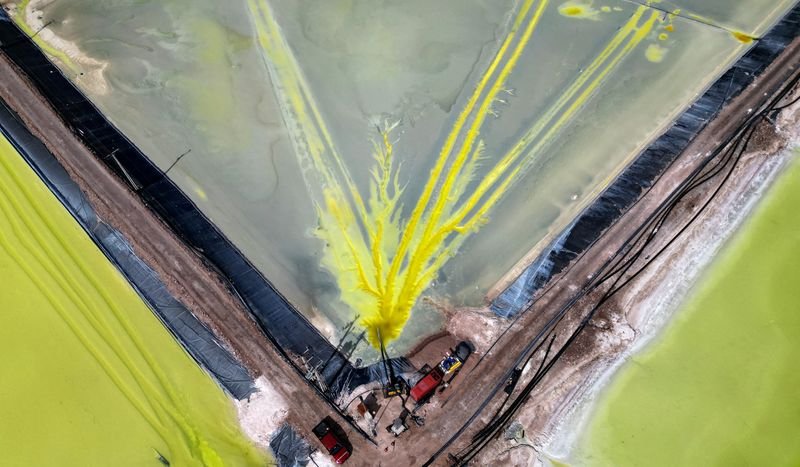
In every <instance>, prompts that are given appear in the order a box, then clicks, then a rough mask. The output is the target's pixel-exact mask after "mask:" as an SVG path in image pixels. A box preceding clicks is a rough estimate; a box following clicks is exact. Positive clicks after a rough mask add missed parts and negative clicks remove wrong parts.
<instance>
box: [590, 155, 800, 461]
mask: <svg viewBox="0 0 800 467" xmlns="http://www.w3.org/2000/svg"><path fill="white" fill-rule="evenodd" d="M798 206H800V163H798V161H795V162H794V165H793V166H792V167H790V169H789V170H788V172H787V173H786V174H785V175H784V176H783V177H782V178H781V179H780V180H779V181H778V183H777V184H776V186H775V187H774V189H773V190H772V191H771V192H770V193H769V194H768V195H767V198H766V199H765V200H764V202H763V204H762V205H761V206H760V207H759V208H758V209H757V211H756V213H755V215H754V216H753V218H752V219H750V220H749V221H748V223H747V224H745V226H744V230H743V231H742V232H741V233H740V234H739V235H738V237H737V238H735V239H734V241H733V243H732V244H731V245H730V246H729V247H728V248H727V249H726V250H723V253H722V256H721V257H720V259H719V260H718V262H717V263H716V264H715V265H714V266H713V267H712V269H711V271H710V272H709V275H708V276H707V278H706V279H705V282H704V283H703V284H702V286H701V287H700V289H699V290H698V291H697V293H696V294H695V296H694V297H693V298H692V299H691V300H690V302H689V303H688V304H687V306H686V307H685V309H684V310H681V312H680V314H679V315H678V316H677V317H676V318H675V323H674V324H672V325H671V327H670V328H669V329H668V331H667V332H666V334H665V335H664V336H663V338H661V339H660V341H659V342H657V343H656V344H655V345H654V346H653V347H652V348H650V349H649V350H648V351H646V352H645V353H644V354H643V355H640V356H637V357H634V358H633V359H631V361H630V362H629V363H628V364H627V365H626V366H625V367H624V368H623V370H622V372H621V374H620V376H618V377H617V379H616V380H615V381H614V382H613V383H612V384H611V387H610V389H609V392H608V394H607V396H605V400H604V401H601V405H600V408H599V410H598V412H597V413H596V415H595V416H594V419H593V420H592V421H591V422H590V425H589V430H588V439H587V440H586V442H585V443H584V446H582V447H581V451H583V452H582V453H581V455H580V456H578V459H577V460H578V462H576V463H580V464H585V465H614V466H633V465H646V466H659V465H663V466H677V465H703V466H739V465H768V466H797V465H800V444H799V443H797V441H798V439H800V391H799V390H798V388H800V373H799V372H798V371H797V358H798V356H800V288H798V286H797V284H798V281H800V216H798V215H797V208H798Z"/></svg>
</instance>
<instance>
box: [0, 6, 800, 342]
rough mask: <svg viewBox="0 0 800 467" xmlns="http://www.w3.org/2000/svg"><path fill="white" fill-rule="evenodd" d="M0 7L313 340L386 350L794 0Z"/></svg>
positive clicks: (638, 142)
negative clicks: (303, 323) (352, 331)
mask: <svg viewBox="0 0 800 467" xmlns="http://www.w3.org/2000/svg"><path fill="white" fill-rule="evenodd" d="M6 3H9V4H16V5H17V7H18V8H17V10H15V13H14V17H15V19H16V21H17V22H18V24H22V25H23V26H24V27H26V28H27V29H28V31H29V32H30V33H31V34H32V33H33V32H34V31H36V30H38V29H39V28H40V27H41V26H43V25H47V26H46V27H45V28H44V29H42V30H41V31H40V32H39V33H38V34H37V35H36V39H37V40H38V41H39V43H40V44H41V45H42V46H43V47H44V48H45V50H46V51H47V52H48V53H50V55H51V56H53V57H54V59H56V61H58V62H59V64H60V66H61V67H62V69H63V70H64V71H65V73H67V74H68V76H70V77H71V78H72V79H74V80H75V82H76V83H77V84H78V86H79V87H80V88H81V89H82V90H83V91H84V92H86V93H87V95H88V96H89V97H90V98H91V99H92V100H93V101H94V102H95V103H97V104H98V106H99V107H100V108H101V109H102V110H103V112H104V113H105V114H106V115H107V116H108V117H109V118H110V119H111V120H112V121H113V122H114V123H115V124H116V125H117V126H119V127H120V128H121V129H122V130H123V132H124V133H125V134H126V135H127V136H128V137H130V138H131V139H132V140H133V141H134V142H135V143H136V144H137V145H138V146H139V147H141V148H142V150H143V151H144V152H145V153H146V154H147V155H148V156H149V157H150V158H151V159H152V160H154V161H155V162H156V163H157V164H158V165H159V166H160V167H161V168H162V169H165V170H166V169H167V168H170V167H171V166H172V165H173V163H175V162H176V160H177V158H178V156H179V155H181V154H185V153H186V156H185V157H184V158H182V159H181V160H180V162H178V163H177V164H175V165H174V167H171V169H170V171H169V175H170V177H171V178H173V179H174V180H175V181H176V182H177V184H178V185H179V186H180V187H181V188H182V189H183V190H184V191H185V192H187V193H188V194H189V195H190V196H191V197H192V199H193V201H194V202H195V203H196V204H197V205H198V206H199V207H200V209H202V210H203V211H204V212H205V213H206V214H207V215H208V216H209V217H210V218H211V219H212V220H213V221H214V222H215V224H216V225H218V226H219V227H220V228H221V230H222V231H223V232H224V233H225V234H226V235H227V236H228V237H229V238H230V239H231V240H232V241H233V242H234V243H235V244H236V245H237V246H238V247H239V248H240V249H241V250H242V251H243V252H244V253H245V254H246V255H247V256H248V258H249V259H250V260H251V261H252V262H253V263H254V264H255V265H256V267H258V268H259V269H260V270H261V271H262V272H263V273H264V274H265V275H266V277H267V278H269V280H270V281H272V282H273V283H274V284H275V285H276V286H277V288H278V289H279V290H280V291H281V292H282V293H283V294H284V295H285V296H286V297H288V299H289V300H290V301H291V302H292V303H293V304H294V305H295V306H296V307H297V308H298V309H299V310H300V311H301V312H303V313H304V314H305V315H306V316H308V317H309V318H310V319H311V321H312V322H313V323H314V324H315V325H316V326H317V327H318V328H319V329H320V330H321V331H322V332H323V333H324V334H325V335H327V336H328V337H330V338H332V339H335V337H336V335H337V334H338V332H339V331H338V329H340V328H341V327H342V326H343V324H344V323H347V322H349V321H350V320H352V319H353V318H354V317H358V318H359V323H360V325H361V326H362V327H363V328H364V329H365V330H366V331H368V333H369V337H370V340H371V342H372V344H373V345H374V346H377V344H378V341H379V338H378V336H379V335H380V336H381V339H383V340H384V341H385V342H386V343H388V344H389V347H390V350H391V351H393V352H403V351H405V350H407V349H409V348H410V347H411V346H413V345H414V344H415V343H416V342H417V341H419V340H420V338H422V337H425V336H426V335H429V334H431V333H432V332H433V331H434V330H436V329H437V328H438V327H439V326H440V325H441V316H440V314H439V313H438V312H437V311H435V307H436V306H438V305H445V306H480V305H483V304H485V303H486V301H487V300H489V299H491V298H492V297H493V296H494V295H495V294H497V293H498V292H499V291H501V290H502V289H503V287H504V286H505V285H506V284H507V283H508V282H509V281H510V280H513V279H514V277H513V276H511V275H509V274H508V272H509V271H510V270H511V269H512V268H514V266H516V265H519V264H521V261H523V259H525V260H530V259H531V256H532V255H531V253H532V252H536V251H537V248H538V249H541V248H543V246H544V245H546V244H548V243H549V242H550V240H551V239H552V238H553V237H554V236H555V235H557V234H558V233H559V232H560V231H561V230H562V229H563V228H564V227H565V226H566V225H568V224H569V222H570V221H571V220H572V218H573V216H574V215H575V214H576V213H577V212H579V211H580V210H581V209H582V208H583V207H585V206H586V205H587V204H588V203H589V202H590V201H591V200H592V199H593V197H594V196H595V195H596V194H597V193H598V192H599V191H600V190H602V189H603V188H604V187H605V186H607V185H608V183H609V182H610V180H612V179H613V177H614V175H616V174H617V173H618V172H619V171H620V170H621V168H622V167H623V166H624V165H625V164H626V163H627V162H629V161H630V160H631V158H632V157H634V156H635V155H636V154H637V153H638V151H639V150H640V149H641V148H642V147H644V146H645V145H646V144H647V143H648V142H649V141H651V140H652V139H653V138H654V137H655V136H657V135H658V134H659V132H660V131H661V130H662V129H663V128H664V127H665V126H666V125H668V124H669V123H670V121H671V119H672V118H673V117H674V116H675V115H677V113H678V112H680V111H681V110H682V109H684V108H685V107H686V106H687V104H688V103H689V102H691V100H692V99H694V98H695V97H696V96H698V95H699V94H700V93H701V92H702V91H703V90H704V89H705V88H706V87H707V86H708V85H709V84H710V83H711V82H713V80H714V79H716V78H717V77H718V76H719V75H720V74H721V73H723V72H724V71H725V69H726V68H727V67H729V66H730V65H731V63H733V61H734V60H736V58H738V57H739V56H740V55H741V54H742V53H744V51H746V49H747V48H748V47H749V46H750V44H751V42H752V37H757V36H759V35H761V34H763V33H764V32H765V31H766V30H767V29H768V28H769V26H770V25H771V24H773V23H774V22H775V21H776V20H777V19H778V18H779V17H780V16H781V15H782V14H783V13H784V12H785V11H786V10H787V9H788V8H789V7H791V5H792V4H793V3H794V1H793V0H792V1H790V0H779V1H775V0H747V1H745V0H737V1H722V0H712V1H709V0H702V1H700V0H683V1H679V2H672V3H669V2H651V3H648V4H646V5H639V4H637V3H636V2H628V1H622V0H607V1H603V2H597V1H594V2H590V1H585V2H584V1H579V0H569V1H548V0H519V1H511V0H491V1H489V0H442V1H436V2H431V1H427V0H408V1H403V2H390V1H363V0H362V1H357V0H306V1H302V2H298V1H296V0H270V1H266V0H237V1H227V2H218V1H213V0H161V1H133V0H125V1H116V2H96V1H93V0H59V1H46V0H45V1H40V0H30V1H22V2H6ZM652 6H657V8H653V7H652ZM187 152H188V153H187ZM372 355H373V356H375V355H377V354H376V353H374V352H373V353H372ZM355 356H359V355H358V354H356V355H355Z"/></svg>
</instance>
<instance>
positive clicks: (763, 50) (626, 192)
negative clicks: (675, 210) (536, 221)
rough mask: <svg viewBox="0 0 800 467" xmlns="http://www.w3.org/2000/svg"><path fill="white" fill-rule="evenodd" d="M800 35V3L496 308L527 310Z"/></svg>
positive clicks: (496, 302)
mask: <svg viewBox="0 0 800 467" xmlns="http://www.w3.org/2000/svg"><path fill="white" fill-rule="evenodd" d="M798 36H800V3H798V4H797V5H795V6H794V7H793V8H792V10H790V11H789V13H787V14H786V16H784V17H783V19H782V20H780V21H779V22H778V23H777V24H776V25H775V26H774V27H773V28H772V29H771V30H770V31H769V32H768V33H767V34H766V35H765V36H764V37H762V38H760V39H758V41H757V42H756V43H755V45H754V46H753V47H752V48H751V49H750V50H749V51H748V52H747V53H745V55H744V56H742V58H740V59H739V60H738V61H737V62H736V63H735V64H734V65H733V66H732V67H731V68H730V69H729V70H728V71H727V72H726V73H725V74H723V75H722V76H721V77H720V78H719V79H718V80H717V81H716V82H714V84H712V85H711V87H710V88H709V89H708V90H707V91H706V92H705V93H704V94H703V95H702V96H701V97H700V98H699V99H697V100H696V101H695V102H694V103H693V104H692V105H691V106H690V107H689V108H688V109H687V110H686V111H685V112H683V114H681V115H680V117H678V118H677V120H676V121H675V122H674V123H673V125H672V126H671V127H670V128H669V129H668V130H667V131H666V132H665V133H664V134H662V135H661V136H660V137H659V138H658V139H656V140H655V141H654V142H653V143H652V144H651V145H650V146H648V148H647V149H645V150H644V151H643V152H642V153H641V154H640V155H639V156H637V157H636V159H634V161H633V162H632V163H631V164H630V165H628V167H627V168H625V170H623V171H622V173H621V174H620V175H619V176H618V177H617V178H616V179H615V180H614V181H613V182H612V184H611V185H610V186H609V187H608V188H606V189H605V190H604V191H603V192H602V193H601V194H600V196H599V197H598V198H597V199H596V200H595V201H594V202H593V203H592V204H591V205H590V206H589V207H587V208H586V209H585V210H584V211H583V212H582V213H581V214H580V215H579V216H578V217H577V218H576V219H575V221H573V222H572V224H571V225H570V226H568V227H567V228H566V229H565V230H564V231H563V233H562V234H561V235H560V236H559V238H558V239H557V240H556V241H554V242H553V244H551V245H550V246H549V247H548V248H547V249H546V250H545V252H544V253H542V254H541V255H540V256H539V257H538V259H537V260H535V261H534V262H533V263H532V264H531V265H530V266H528V268H526V269H525V271H523V273H522V274H521V275H520V276H519V277H518V278H517V279H516V280H515V281H514V282H513V283H512V284H511V285H510V286H509V287H508V288H507V289H506V290H504V291H503V292H501V293H500V295H498V296H497V298H495V299H494V301H493V302H492V303H491V305H490V306H491V309H492V311H493V312H494V313H495V314H497V315H499V316H502V317H512V316H514V315H516V314H517V313H519V312H520V311H522V310H524V309H526V308H528V307H529V306H530V302H531V300H532V299H533V297H534V295H535V293H536V292H537V291H538V290H539V289H540V288H542V287H543V286H544V285H545V284H546V283H547V281H549V280H550V278H551V277H553V276H554V275H556V274H558V273H559V272H561V271H562V270H563V269H564V268H565V267H566V266H567V265H568V264H569V263H570V262H571V261H572V260H573V259H575V258H576V257H577V256H578V255H580V254H581V253H583V252H584V251H586V250H587V249H588V248H589V247H590V246H591V245H592V244H593V243H594V242H595V241H597V240H598V239H599V238H600V236H601V235H602V234H603V232H605V230H606V229H608V228H609V227H610V226H611V225H612V224H613V223H614V222H616V220H617V219H619V218H620V216H622V214H623V213H624V212H625V211H627V210H628V208H630V207H631V206H632V205H633V203H634V202H635V201H636V200H638V199H639V197H640V196H641V195H642V194H643V193H644V191H645V190H646V189H648V188H649V187H650V186H652V185H653V184H654V183H655V182H656V181H657V180H658V178H659V177H660V176H661V174H662V173H664V171H665V170H666V169H667V167H669V165H670V164H672V162H673V161H675V159H677V158H678V156H679V155H680V154H681V153H682V152H683V151H684V149H686V147H688V145H689V143H690V142H691V141H692V140H693V139H694V138H695V137H696V136H697V135H698V134H699V133H700V131H702V130H703V129H704V128H705V127H706V125H707V124H708V123H709V122H710V121H711V120H713V119H714V118H715V117H716V116H717V115H719V113H720V110H722V109H723V108H724V107H725V105H726V104H727V103H728V102H730V101H731V100H732V99H733V98H735V97H736V96H738V95H739V94H740V93H741V92H742V91H743V90H744V89H745V88H747V87H748V86H749V85H750V84H752V83H753V81H754V80H755V79H756V78H757V77H758V76H759V75H760V74H761V73H762V72H763V71H764V70H765V69H766V68H767V66H769V65H770V64H771V63H772V61H773V60H775V58H777V57H778V55H779V54H780V53H781V52H782V51H783V50H784V49H785V48H786V47H787V46H788V45H789V44H790V43H791V42H792V41H793V40H794V39H795V38H796V37H798Z"/></svg>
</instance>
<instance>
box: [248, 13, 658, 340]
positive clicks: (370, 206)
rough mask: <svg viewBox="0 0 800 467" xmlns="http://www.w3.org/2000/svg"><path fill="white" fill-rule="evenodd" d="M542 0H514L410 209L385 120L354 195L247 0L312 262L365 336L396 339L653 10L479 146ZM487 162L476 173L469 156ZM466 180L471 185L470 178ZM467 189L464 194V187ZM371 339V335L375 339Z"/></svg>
mask: <svg viewBox="0 0 800 467" xmlns="http://www.w3.org/2000/svg"><path fill="white" fill-rule="evenodd" d="M548 4H549V2H548V0H524V1H522V2H521V3H520V5H519V7H518V8H517V11H516V12H515V16H514V18H513V20H512V22H511V25H510V28H509V30H508V32H507V34H506V36H505V37H504V39H503V40H502V42H501V43H500V45H499V47H498V49H497V51H496V52H495V55H494V57H493V59H492V60H491V62H490V63H489V66H488V67H487V69H486V70H485V71H484V73H483V74H482V76H481V77H480V78H479V80H478V82H477V85H476V86H475V88H474V90H473V91H472V93H471V95H470V96H469V98H468V99H467V101H466V102H465V104H464V107H463V108H462V110H461V111H460V113H459V114H458V116H457V118H456V119H455V121H454V122H453V125H452V127H451V129H450V130H449V132H448V134H447V137H446V138H445V140H444V143H443V145H442V148H441V149H440V151H439V154H438V156H437V159H436V163H435V164H434V166H433V168H432V170H431V172H430V176H429V178H428V180H427V181H426V183H425V186H424V188H423V191H422V193H421V194H420V196H419V198H418V199H417V201H416V204H415V206H414V208H413V209H412V210H411V214H410V216H409V217H408V218H407V219H405V218H403V216H402V213H403V206H402V205H401V203H400V202H399V198H400V195H401V194H402V188H401V186H402V185H403V184H402V183H401V182H400V180H399V172H398V169H397V164H395V161H394V151H393V144H392V140H391V131H392V129H393V127H394V126H393V125H391V124H386V125H384V127H383V128H381V129H380V131H381V138H380V141H378V142H377V143H375V145H374V147H375V149H374V154H373V157H374V159H375V162H376V166H375V168H374V169H373V173H372V174H373V176H372V179H371V180H370V186H369V193H368V197H367V198H366V199H367V201H366V202H364V198H363V197H362V196H361V194H360V193H359V191H358V189H357V187H356V186H355V184H354V182H353V180H352V177H351V176H350V174H349V172H348V170H347V167H346V165H345V164H344V161H343V159H342V157H341V155H340V154H339V153H338V151H337V150H336V148H335V146H334V143H333V140H332V138H331V136H330V133H329V131H328V130H327V128H326V125H325V122H324V121H323V119H322V117H321V114H320V112H319V109H318V108H317V106H316V104H315V101H314V98H313V95H312V93H311V90H310V88H309V86H308V83H307V82H306V80H305V78H304V77H303V73H302V71H301V69H300V66H299V65H298V63H297V60H296V59H295V58H294V56H293V54H292V51H291V48H290V46H289V44H288V43H287V41H286V39H285V38H284V36H283V34H282V33H281V30H280V27H279V25H278V23H277V21H276V20H275V16H274V13H273V12H272V9H271V8H270V6H269V4H268V3H267V2H266V1H263V0H248V5H249V7H250V11H251V15H252V17H253V19H254V25H255V29H256V32H257V35H258V41H259V44H260V46H261V49H262V51H263V56H264V61H265V63H266V66H267V68H268V70H269V73H270V76H271V78H272V81H273V85H274V87H275V90H276V94H277V96H278V99H279V101H280V103H281V110H282V112H283V114H284V121H285V122H286V124H287V126H288V128H289V130H290V132H291V134H292V139H293V144H294V148H295V152H296V154H297V157H298V160H299V162H300V166H301V168H302V170H303V174H304V177H305V180H306V183H307V185H308V188H309V192H310V193H311V196H312V198H313V199H314V200H315V205H316V207H317V211H318V216H319V226H318V228H317V230H316V235H317V237H319V238H320V239H321V240H323V241H324V242H325V245H326V246H325V251H324V257H323V259H322V265H323V267H325V268H326V269H327V270H328V271H330V272H331V273H332V274H333V275H334V276H335V278H336V280H337V283H338V285H339V288H340V290H341V300H342V301H343V302H344V303H345V304H347V305H348V306H349V307H350V308H351V309H352V310H354V312H355V313H358V314H359V315H360V316H361V321H360V324H361V325H362V326H363V327H364V328H365V329H366V330H367V332H368V336H369V341H370V343H371V344H372V345H373V346H375V347H376V348H379V347H380V346H381V344H387V343H388V342H390V341H392V340H394V339H396V338H397V337H398V336H399V335H400V333H401V332H402V330H403V327H404V326H405V324H406V322H407V321H408V318H409V316H410V313H411V310H412V308H413V306H414V304H415V303H416V302H417V300H418V299H419V297H420V295H421V294H422V292H423V291H424V290H425V289H426V288H427V287H428V285H429V284H430V282H431V281H432V280H433V278H434V277H435V276H436V274H437V273H438V272H439V270H440V269H441V268H442V266H444V264H445V263H446V262H447V260H448V259H449V258H450V257H452V256H453V255H454V254H455V253H456V252H457V250H458V248H459V247H460V246H461V245H462V244H463V242H464V241H465V240H466V239H467V238H468V237H469V235H471V234H472V233H474V232H476V231H478V229H479V228H480V227H481V226H482V225H484V224H485V223H486V222H488V214H489V212H490V211H491V210H492V208H493V207H494V206H495V205H496V204H497V203H498V201H499V200H500V199H501V197H502V196H503V194H504V193H506V192H507V191H508V189H509V188H510V187H511V185H513V184H514V182H516V181H518V180H519V179H520V178H521V177H522V175H524V173H525V171H526V169H527V168H529V167H530V164H531V162H532V161H533V160H534V159H535V158H536V157H537V156H538V155H539V154H541V152H542V151H543V150H544V149H545V148H546V147H547V146H548V145H549V144H550V143H551V142H552V141H553V139H554V138H555V136H556V135H557V134H558V133H559V132H560V130H561V129H563V128H564V126H565V125H567V124H568V123H569V122H570V121H571V120H572V119H573V117H574V116H575V115H576V113H577V112H578V110H580V109H581V108H582V107H583V106H584V104H585V103H586V102H587V101H588V100H589V99H590V97H591V96H592V95H593V94H594V93H595V92H596V90H597V88H598V87H599V86H600V85H601V84H602V83H603V82H604V80H605V79H606V78H607V76H608V75H609V74H610V73H611V72H612V71H613V70H614V69H616V68H617V67H618V65H619V64H620V62H621V61H622V60H623V59H624V58H625V57H627V56H628V55H630V53H631V51H633V50H634V49H635V48H636V47H637V46H638V45H639V44H640V43H641V42H642V41H643V40H644V39H645V38H647V37H648V35H649V34H650V32H651V31H652V30H653V28H654V26H655V24H656V23H657V22H659V21H662V19H660V16H661V15H660V13H659V12H658V11H655V10H653V9H650V8H648V7H647V6H640V7H638V8H637V9H636V10H635V12H634V13H633V15H632V16H631V17H630V19H629V20H628V21H627V22H626V23H625V24H624V25H623V26H622V27H621V28H620V29H619V30H618V31H617V33H616V34H615V35H614V36H613V37H612V39H611V40H610V41H609V43H608V44H607V45H606V46H605V47H604V48H603V49H602V50H601V51H600V53H599V54H598V55H597V56H596V57H595V58H594V60H593V61H592V63H591V64H590V65H589V66H588V67H587V68H586V69H584V70H583V72H582V73H580V74H579V75H578V76H577V77H576V78H575V80H574V81H573V82H572V83H571V84H570V85H569V86H568V87H567V88H566V90H565V91H564V92H563V94H561V95H560V96H559V97H558V98H557V99H556V100H555V102H554V103H553V104H552V105H551V106H550V107H549V109H548V110H547V111H546V112H544V113H543V114H542V115H541V116H540V117H539V118H538V119H537V120H536V121H535V122H533V124H532V126H531V127H530V128H529V129H528V131H526V132H525V133H524V134H523V136H522V137H521V138H520V139H519V141H517V142H516V143H515V144H513V145H512V146H511V149H510V150H509V151H508V152H506V153H505V154H504V155H502V156H501V157H488V156H487V155H486V152H487V148H486V145H485V143H484V141H483V140H482V139H481V131H482V129H483V127H484V123H485V121H486V118H487V117H488V116H489V115H491V114H493V113H494V112H493V109H492V107H493V105H494V104H495V103H496V102H497V101H498V96H499V95H500V93H503V92H506V82H507V80H508V78H509V76H510V75H511V74H512V72H513V70H514V68H515V66H516V65H517V62H518V61H519V59H520V57H521V56H522V54H523V53H524V52H525V50H526V48H527V47H528V45H529V43H530V41H531V40H532V38H533V37H534V35H535V31H536V29H537V26H538V25H539V23H540V20H541V18H542V16H543V14H544V13H545V11H546V10H547V8H548ZM483 165H486V166H488V167H489V169H488V172H487V173H486V174H485V175H484V176H483V177H482V179H481V180H480V181H479V182H476V178H477V170H478V168H479V167H480V166H483ZM473 182H476V183H477V186H473ZM468 188H472V191H471V193H469V194H468V193H467V191H468ZM381 340H382V342H381Z"/></svg>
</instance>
